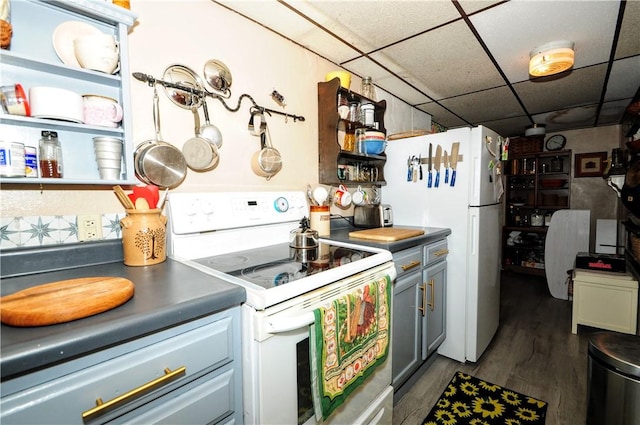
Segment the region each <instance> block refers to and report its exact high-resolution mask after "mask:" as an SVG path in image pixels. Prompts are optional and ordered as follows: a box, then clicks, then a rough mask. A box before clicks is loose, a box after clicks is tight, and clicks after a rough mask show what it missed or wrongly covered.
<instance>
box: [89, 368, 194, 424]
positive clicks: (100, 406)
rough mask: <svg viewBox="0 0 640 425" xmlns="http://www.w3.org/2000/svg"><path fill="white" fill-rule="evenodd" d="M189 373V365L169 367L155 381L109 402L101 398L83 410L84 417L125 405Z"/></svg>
mask: <svg viewBox="0 0 640 425" xmlns="http://www.w3.org/2000/svg"><path fill="white" fill-rule="evenodd" d="M185 373H187V367H186V366H182V367H179V368H178V369H176V370H174V371H171V369H169V368H165V369H164V375H162V376H160V377H159V378H156V379H154V380H153V381H149V382H147V383H146V384H142V385H140V386H139V387H137V388H134V389H132V390H130V391H128V392H126V393H124V394H122V395H120V396H118V397H116V398H113V399H111V400H109V401H107V402H103V401H102V399H101V398H98V399H97V400H96V407H94V408H92V409H89V410H87V411H85V412H82V419H83V420H86V419H89V418H91V417H94V416H97V415H101V414H103V413H105V412H108V411H109V410H111V409H113V408H115V407H118V406H120V405H123V404H125V403H127V402H128V401H130V399H132V398H135V397H138V396H140V395H142V394H144V393H146V392H148V391H151V390H153V389H155V388H156V387H160V386H162V385H164V384H167V383H169V382H171V381H172V380H174V379H176V378H178V377H179V376H180V375H184V374H185Z"/></svg>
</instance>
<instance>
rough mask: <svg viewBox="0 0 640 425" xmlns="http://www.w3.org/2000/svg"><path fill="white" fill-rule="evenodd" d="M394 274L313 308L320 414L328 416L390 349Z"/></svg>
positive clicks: (315, 386) (315, 393) (312, 337)
mask: <svg viewBox="0 0 640 425" xmlns="http://www.w3.org/2000/svg"><path fill="white" fill-rule="evenodd" d="M390 302H391V279H390V278H389V276H385V277H383V278H381V279H379V280H376V281H372V282H369V283H366V284H363V285H361V286H358V287H356V288H355V289H354V290H353V291H352V292H350V293H349V294H348V295H345V296H342V297H340V298H337V299H335V300H333V301H331V302H330V303H328V304H327V305H324V306H322V307H319V308H317V309H315V310H314V315H315V325H314V326H311V330H310V338H309V339H310V342H311V349H310V350H309V351H310V353H311V354H310V356H311V367H312V377H313V378H312V388H313V401H314V409H315V411H316V417H317V418H318V420H319V419H320V417H321V418H322V419H323V420H325V419H327V417H328V416H329V415H330V414H331V413H332V412H333V411H334V410H335V409H337V408H338V407H340V405H341V404H342V403H344V401H345V399H346V398H347V397H348V396H349V395H350V394H351V393H353V391H354V390H355V389H356V388H357V387H358V386H359V385H361V384H362V383H363V382H364V381H365V380H366V379H367V378H368V377H369V376H370V375H371V374H373V372H374V370H375V369H376V368H377V367H378V366H380V365H381V364H383V363H384V362H385V360H386V359H387V356H388V354H389V343H390V340H389V326H390V324H391V304H390Z"/></svg>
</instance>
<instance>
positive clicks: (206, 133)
mask: <svg viewBox="0 0 640 425" xmlns="http://www.w3.org/2000/svg"><path fill="white" fill-rule="evenodd" d="M202 110H203V111H204V125H203V126H202V127H200V135H201V136H202V137H204V138H205V139H208V140H211V141H212V142H213V143H214V144H215V145H216V146H217V147H218V148H220V147H222V133H220V130H219V129H218V127H216V126H215V125H213V124H211V122H209V110H208V109H207V99H206V98H205V99H202Z"/></svg>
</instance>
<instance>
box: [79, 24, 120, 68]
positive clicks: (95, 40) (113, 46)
mask: <svg viewBox="0 0 640 425" xmlns="http://www.w3.org/2000/svg"><path fill="white" fill-rule="evenodd" d="M73 49H74V53H75V55H76V59H78V63H79V64H80V66H81V67H83V68H85V69H91V70H93V71H100V72H104V73H107V74H113V73H114V72H116V71H118V69H119V68H120V61H119V59H120V45H119V44H118V42H117V41H116V39H115V37H114V36H113V35H110V34H92V35H85V36H82V37H78V38H76V39H75V40H73Z"/></svg>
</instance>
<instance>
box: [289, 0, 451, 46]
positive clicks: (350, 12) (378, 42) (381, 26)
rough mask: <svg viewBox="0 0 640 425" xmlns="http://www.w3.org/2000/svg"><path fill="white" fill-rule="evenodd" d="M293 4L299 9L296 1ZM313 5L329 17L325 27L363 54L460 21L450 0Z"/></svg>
mask: <svg viewBox="0 0 640 425" xmlns="http://www.w3.org/2000/svg"><path fill="white" fill-rule="evenodd" d="M291 4H292V5H293V6H294V7H298V6H297V5H298V2H296V1H293V2H291ZM308 4H309V3H307V5H308ZM311 6H312V7H314V8H315V9H317V10H319V11H320V12H322V13H323V14H324V15H326V16H327V17H328V18H329V20H327V21H325V22H323V25H326V26H327V28H328V29H329V30H330V31H332V32H334V33H336V34H337V35H339V36H340V37H341V38H343V39H344V40H345V41H347V42H348V43H352V44H353V45H354V46H356V47H357V48H359V49H361V50H362V51H364V52H370V51H372V50H374V49H377V48H380V47H384V46H386V45H389V44H391V43H394V42H396V41H398V40H402V39H404V38H407V37H410V36H413V35H415V34H418V33H420V32H422V31H425V30H427V29H430V28H433V27H435V26H437V25H440V24H442V23H444V22H448V21H451V20H454V19H459V18H460V15H459V14H458V11H457V10H456V8H455V7H454V6H453V4H452V3H451V2H448V1H447V2H444V1H430V2H427V1H389V0H385V1H316V2H313V3H311ZM399 23H401V24H399ZM398 24H399V25H398Z"/></svg>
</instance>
